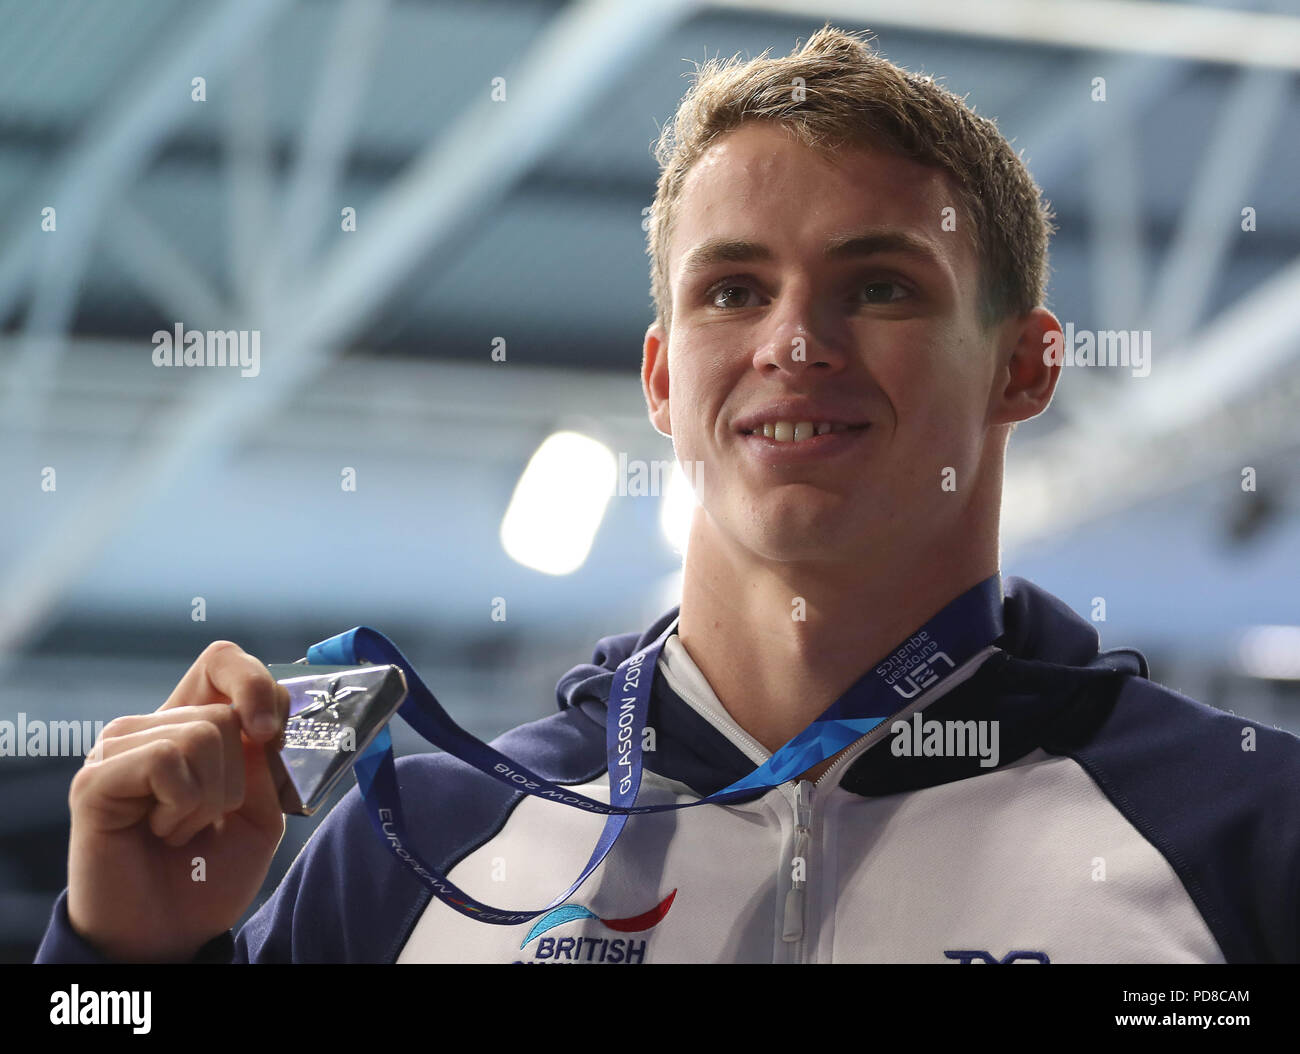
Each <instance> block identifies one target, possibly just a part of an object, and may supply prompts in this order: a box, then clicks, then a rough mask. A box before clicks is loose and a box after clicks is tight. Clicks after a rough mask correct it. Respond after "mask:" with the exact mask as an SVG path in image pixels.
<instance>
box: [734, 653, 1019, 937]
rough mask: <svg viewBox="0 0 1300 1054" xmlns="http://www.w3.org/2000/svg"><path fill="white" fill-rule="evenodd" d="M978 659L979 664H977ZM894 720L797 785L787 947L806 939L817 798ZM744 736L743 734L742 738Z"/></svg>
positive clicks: (921, 702)
mask: <svg viewBox="0 0 1300 1054" xmlns="http://www.w3.org/2000/svg"><path fill="white" fill-rule="evenodd" d="M997 650H998V649H997V648H996V647H993V646H990V647H987V648H985V649H983V650H982V651H980V652H978V653H977V654H976V655H974V656H972V657H971V659H969V660H968V661H967V662H966V663H964V664H963V665H965V666H966V667H968V668H967V669H966V670H965V671H963V673H962V674H960V675H950V676H949V677H948V678H947V679H945V680H944V682H943V684H942V685H940V686H939V687H940V688H941V689H942V690H941V691H939V692H938V694H937V695H936V694H934V693H932V692H922V693H921V695H920V696H919V697H918V698H916V699H915V700H913V701H912V703H911V704H910V705H908V706H906V707H904V708H903V710H901V711H900V712H899V713H898V714H895V715H894V719H899V718H900V717H902V715H904V714H910V713H911V712H912V711H914V710H918V709H922V708H923V707H924V706H928V705H929V704H930V703H931V702H933V700H934V699H936V698H939V697H940V696H942V695H945V694H947V693H948V692H949V691H951V690H952V689H953V688H955V687H956V686H957V685H959V684H961V683H962V682H963V681H965V680H966V679H967V678H969V677H970V676H972V675H973V674H974V673H975V671H976V670H978V669H979V668H980V667H981V666H982V665H983V664H984V660H985V659H987V658H989V657H990V656H991V655H992V654H993V653H994V652H996V651H997ZM977 660H978V661H977ZM892 723H893V722H892V721H882V722H881V723H880V724H879V725H877V726H876V727H875V728H873V729H872V730H871V731H870V732H868V733H867V734H866V735H865V736H863V737H862V738H861V739H859V740H857V741H856V742H855V743H852V744H850V745H849V746H847V747H845V748H844V750H843V751H841V752H840V755H839V757H837V758H836V759H835V760H834V761H833V762H832V763H831V765H830V767H829V768H827V770H826V771H825V772H823V773H822V774H821V775H820V776H818V777H817V779H816V781H815V782H814V781H812V780H805V779H801V780H798V781H797V782H796V783H795V785H794V824H795V826H794V852H793V853H792V854H791V863H790V867H791V882H790V889H789V890H788V891H787V892H786V895H785V912H784V921H783V925H782V927H781V940H782V941H784V942H785V943H786V944H795V943H797V942H799V941H802V940H803V937H804V928H805V921H806V920H805V917H804V916H805V911H806V906H807V886H808V851H809V849H810V848H811V846H812V809H813V797H814V795H815V794H816V791H817V788H818V787H820V786H821V785H822V784H823V783H826V784H828V785H830V786H834V783H835V781H838V779H839V777H840V775H841V774H842V773H843V771H844V769H845V768H846V767H847V766H849V765H850V764H852V763H853V762H854V761H855V760H856V759H857V758H859V757H860V756H861V755H862V754H863V753H864V752H865V751H867V750H868V749H870V748H871V747H873V746H875V745H876V744H877V743H879V742H880V741H881V740H882V739H884V738H885V736H886V735H888V734H889V725H891V724H892ZM743 734H744V733H743V732H742V735H743Z"/></svg>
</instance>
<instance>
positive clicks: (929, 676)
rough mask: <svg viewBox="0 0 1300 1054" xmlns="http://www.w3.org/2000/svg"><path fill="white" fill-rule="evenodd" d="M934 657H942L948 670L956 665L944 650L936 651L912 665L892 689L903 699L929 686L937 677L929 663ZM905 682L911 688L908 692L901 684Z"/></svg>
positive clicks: (909, 697)
mask: <svg viewBox="0 0 1300 1054" xmlns="http://www.w3.org/2000/svg"><path fill="white" fill-rule="evenodd" d="M935 659H942V660H943V661H944V662H946V663H947V664H948V669H949V670H951V669H952V668H953V666H955V665H956V664H955V663H954V662H953V661H952V660H951V659H950V658H948V656H947V654H946V653H945V652H942V651H936V652H935V653H934V654H933V655H931V656H930V657H929V658H928V659H925V660H923V661H922V662H918V663H917V664H916V665H915V666H913V667H912V669H911V671H910V672H909V673H908V675H907V676H906V677H904V678H903V679H902V681H900V682H899V683H898V684H896V685H894V691H896V692H897V693H898V694H899V695H901V696H902V697H903V698H904V699H911V698H913V697H915V696H916V695H917V694H919V693H920V692H921V691H923V690H924V689H926V688H929V687H930V685H932V684H934V683H935V682H936V681H937V680H938V679H939V675H938V674H937V673H935V672H934V671H933V670H931V669H930V664H931V663H933V662H934V660H935ZM945 672H947V671H945ZM905 684H907V685H911V687H912V690H911V691H910V692H908V691H904V690H903V685H905Z"/></svg>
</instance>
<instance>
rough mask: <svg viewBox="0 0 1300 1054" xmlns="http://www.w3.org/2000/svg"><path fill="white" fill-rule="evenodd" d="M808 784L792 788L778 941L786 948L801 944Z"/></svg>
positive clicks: (809, 819)
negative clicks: (790, 844) (790, 842)
mask: <svg viewBox="0 0 1300 1054" xmlns="http://www.w3.org/2000/svg"><path fill="white" fill-rule="evenodd" d="M814 791H815V788H814V786H813V784H812V782H811V781H809V780H799V781H798V782H797V783H796V784H795V785H794V853H793V854H792V855H791V858H790V869H791V881H790V890H789V892H787V893H786V895H785V924H784V926H783V927H782V929H781V939H782V940H783V941H785V942H786V943H787V944H793V943H794V942H795V941H801V940H803V927H804V917H803V916H804V899H805V890H806V888H807V885H808V849H809V847H810V846H811V844H812V799H813V793H814Z"/></svg>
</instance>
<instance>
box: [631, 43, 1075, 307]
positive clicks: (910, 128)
mask: <svg viewBox="0 0 1300 1054" xmlns="http://www.w3.org/2000/svg"><path fill="white" fill-rule="evenodd" d="M866 32H867V31H863V33H866ZM859 37H860V34H857V33H848V32H845V31H844V30H841V29H835V28H833V27H832V26H831V25H830V24H829V23H827V24H826V25H825V26H823V27H822V28H821V29H819V30H818V31H817V32H816V33H814V34H813V35H812V36H811V37H810V38H809V39H808V41H807V43H805V44H804V46H803V47H802V48H798V49H797V50H795V51H792V52H791V53H790V54H789V55H787V56H785V57H783V58H775V59H774V58H769V57H768V55H767V52H766V51H764V52H763V54H762V55H760V56H759V57H758V58H755V59H751V60H749V61H744V62H742V61H741V60H740V57H739V55H735V56H733V57H732V58H731V59H729V60H727V61H725V62H724V61H722V60H721V59H711V60H709V61H707V62H705V63H703V64H702V65H699V64H697V67H696V72H695V75H694V78H693V83H692V85H691V87H690V89H689V90H688V91H687V93H686V94H685V96H683V98H682V100H681V103H680V104H679V106H678V108H677V112H676V114H675V115H674V117H673V118H672V120H670V121H669V122H668V123H667V124H666V125H665V126H664V128H663V129H662V132H661V134H660V136H659V140H658V142H657V143H656V144H655V148H654V153H655V159H656V160H657V161H658V163H659V168H660V173H659V182H658V187H657V189H656V192H655V199H654V203H653V205H652V206H651V209H650V216H649V228H648V229H649V239H648V241H649V244H648V246H647V250H646V251H647V252H648V254H649V255H650V258H651V275H650V291H651V296H652V297H653V299H654V305H655V311H656V317H657V319H658V321H659V323H660V324H661V325H662V326H663V327H664V328H665V330H667V329H668V328H669V327H670V324H671V322H672V294H671V289H670V286H669V278H668V246H669V241H670V238H671V236H672V231H673V223H674V220H675V214H676V209H677V204H678V201H679V199H680V197H681V193H682V187H683V185H684V184H685V181H686V176H687V174H688V173H689V172H690V170H691V167H692V166H693V165H694V164H695V162H696V161H697V160H698V159H699V157H700V155H701V154H703V153H704V151H705V150H707V149H708V147H709V146H710V145H711V144H712V143H714V142H715V141H716V140H717V139H718V138H719V137H720V136H722V135H724V134H726V133H727V132H730V131H732V130H734V129H736V128H738V127H739V126H740V125H741V124H743V123H744V122H747V121H774V122H777V123H779V124H781V125H783V126H785V127H786V128H787V129H789V130H790V131H791V132H793V133H794V134H795V135H796V136H797V137H798V140H799V141H800V142H802V143H803V144H805V145H806V146H808V147H810V148H811V149H814V150H816V151H818V152H819V153H821V154H822V155H823V156H833V155H834V154H835V153H837V152H838V151H839V150H841V149H842V148H844V147H877V148H881V149H885V150H888V151H890V152H892V153H896V154H901V155H902V156H904V157H908V158H911V159H912V160H915V161H918V162H921V163H923V164H929V165H933V166H936V167H938V168H940V169H942V170H943V171H945V172H946V173H947V174H948V176H949V177H950V179H951V181H952V183H953V185H954V187H955V189H956V191H957V195H958V204H960V206H961V210H960V211H961V212H963V213H964V222H962V220H959V221H958V223H959V226H961V227H963V228H964V229H965V231H966V232H967V235H968V238H969V240H970V244H971V245H972V247H973V248H974V250H975V254H976V258H977V259H978V261H979V273H980V277H979V290H978V296H979V305H980V320H981V322H982V324H983V325H984V326H986V327H988V326H991V325H993V324H994V323H996V322H998V321H1001V320H1002V319H1004V318H1007V317H1008V316H1012V315H1022V314H1024V313H1026V312H1027V311H1030V310H1032V309H1033V308H1034V307H1037V306H1038V305H1040V304H1041V303H1042V302H1043V298H1044V295H1045V292H1046V286H1047V276H1048V263H1047V243H1048V239H1049V238H1050V237H1051V235H1052V234H1053V233H1054V227H1053V226H1052V222H1051V221H1052V218H1053V216H1052V212H1051V209H1050V207H1049V205H1048V204H1047V202H1046V201H1045V200H1043V198H1042V194H1041V191H1040V189H1039V187H1038V185H1037V184H1036V183H1035V182H1034V179H1033V177H1032V176H1031V175H1030V174H1029V171H1028V169H1026V167H1025V165H1024V163H1023V162H1022V161H1021V159H1020V158H1019V156H1018V155H1017V154H1016V153H1015V152H1014V151H1013V150H1012V149H1011V145H1010V144H1009V143H1008V142H1007V141H1006V139H1005V138H1003V136H1002V134H1001V133H1000V132H999V131H998V128H997V125H996V124H995V123H994V122H993V121H991V120H989V119H988V118H985V117H979V116H977V115H976V114H975V113H974V111H973V110H971V109H970V108H969V107H968V106H967V105H966V103H965V102H964V101H963V100H962V99H960V98H958V97H957V96H956V95H954V94H953V93H952V92H950V91H948V90H947V89H946V88H941V87H940V86H939V85H937V84H936V83H935V82H934V81H933V79H932V78H930V77H928V76H922V75H920V74H915V73H910V72H908V71H907V70H904V69H902V68H901V67H899V66H895V65H894V64H893V63H892V62H890V61H888V60H887V59H885V58H882V57H881V56H880V55H878V54H877V53H876V52H875V50H874V48H873V47H872V44H871V43H870V41H869V39H867V40H864V39H859ZM796 88H798V89H800V90H798V91H796V90H795V89H796Z"/></svg>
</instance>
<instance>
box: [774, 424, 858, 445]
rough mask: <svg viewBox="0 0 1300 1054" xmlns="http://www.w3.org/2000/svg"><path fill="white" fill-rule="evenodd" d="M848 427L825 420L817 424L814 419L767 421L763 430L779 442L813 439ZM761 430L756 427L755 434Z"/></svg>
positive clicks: (843, 430) (845, 430) (844, 430)
mask: <svg viewBox="0 0 1300 1054" xmlns="http://www.w3.org/2000/svg"><path fill="white" fill-rule="evenodd" d="M848 429H849V426H848V425H842V424H830V423H828V422H825V421H823V422H820V423H817V424H814V423H813V422H812V421H765V422H763V427H762V430H761V431H762V434H763V435H764V436H766V437H767V438H768V439H775V440H776V441H777V442H778V443H797V442H799V440H801V439H811V438H812V437H813V436H815V435H818V436H824V435H826V434H828V433H830V432H847V431H848ZM759 431H760V430H759V429H757V428H756V429H754V432H753V434H754V435H757V434H759Z"/></svg>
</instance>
